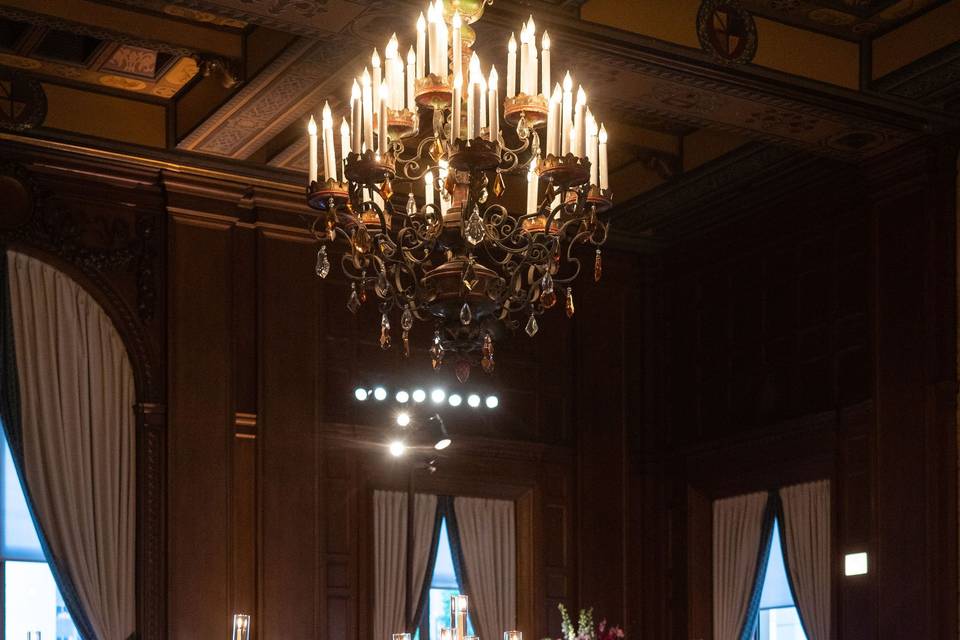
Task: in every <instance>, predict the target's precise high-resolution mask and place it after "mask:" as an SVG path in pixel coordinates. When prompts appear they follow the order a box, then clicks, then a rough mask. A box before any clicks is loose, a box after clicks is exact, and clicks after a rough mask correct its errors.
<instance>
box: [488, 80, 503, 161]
mask: <svg viewBox="0 0 960 640" xmlns="http://www.w3.org/2000/svg"><path fill="white" fill-rule="evenodd" d="M499 84H500V76H499V75H498V74H497V67H495V66H492V67H490V80H489V82H487V95H488V98H489V107H488V108H487V113H488V122H489V127H490V142H496V141H497V140H498V139H499V138H500V100H499V96H500V90H499Z"/></svg>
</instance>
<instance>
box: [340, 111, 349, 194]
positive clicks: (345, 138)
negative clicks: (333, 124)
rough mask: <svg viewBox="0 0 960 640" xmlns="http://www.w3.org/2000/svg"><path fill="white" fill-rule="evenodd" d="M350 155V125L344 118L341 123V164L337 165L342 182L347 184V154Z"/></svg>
mask: <svg viewBox="0 0 960 640" xmlns="http://www.w3.org/2000/svg"><path fill="white" fill-rule="evenodd" d="M348 153H350V125H349V124H347V119H346V118H343V119H342V120H341V121H340V163H339V164H338V165H337V168H338V169H339V171H340V182H343V183H346V181H347V175H346V161H347V154H348Z"/></svg>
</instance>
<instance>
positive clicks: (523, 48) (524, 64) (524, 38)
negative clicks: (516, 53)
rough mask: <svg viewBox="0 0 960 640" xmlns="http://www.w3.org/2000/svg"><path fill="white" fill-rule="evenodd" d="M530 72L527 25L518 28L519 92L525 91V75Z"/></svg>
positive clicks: (526, 80)
mask: <svg viewBox="0 0 960 640" xmlns="http://www.w3.org/2000/svg"><path fill="white" fill-rule="evenodd" d="M529 72H530V36H529V34H528V33H527V25H523V28H522V29H520V93H527V83H528V82H529V80H528V79H527V75H528V74H529Z"/></svg>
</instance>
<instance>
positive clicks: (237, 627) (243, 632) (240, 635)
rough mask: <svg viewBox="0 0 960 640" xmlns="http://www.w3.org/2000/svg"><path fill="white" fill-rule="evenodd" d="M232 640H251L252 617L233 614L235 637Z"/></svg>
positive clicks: (243, 614)
mask: <svg viewBox="0 0 960 640" xmlns="http://www.w3.org/2000/svg"><path fill="white" fill-rule="evenodd" d="M231 640H250V616H249V615H247V614H245V613H235V614H233V635H232V636H231Z"/></svg>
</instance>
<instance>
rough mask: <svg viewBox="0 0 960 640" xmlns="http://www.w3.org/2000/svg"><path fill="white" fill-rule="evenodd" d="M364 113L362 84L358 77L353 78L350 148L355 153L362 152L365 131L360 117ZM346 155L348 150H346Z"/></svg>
mask: <svg viewBox="0 0 960 640" xmlns="http://www.w3.org/2000/svg"><path fill="white" fill-rule="evenodd" d="M362 113H363V102H362V101H361V93H360V85H359V84H358V83H357V80H356V78H354V80H353V88H351V89H350V135H351V145H350V148H351V150H352V151H353V152H354V153H360V136H361V134H362V133H363V131H362V127H361V125H360V119H361V117H362V115H361V114H362ZM343 155H344V157H346V155H347V154H346V152H344V154H343Z"/></svg>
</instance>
